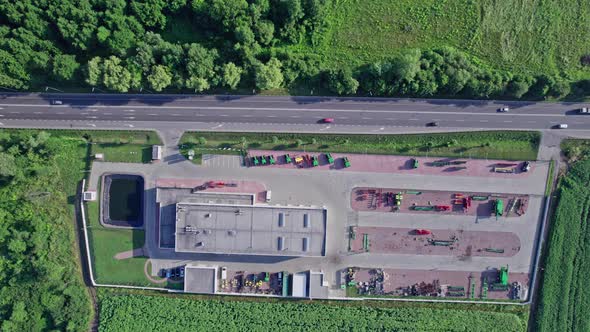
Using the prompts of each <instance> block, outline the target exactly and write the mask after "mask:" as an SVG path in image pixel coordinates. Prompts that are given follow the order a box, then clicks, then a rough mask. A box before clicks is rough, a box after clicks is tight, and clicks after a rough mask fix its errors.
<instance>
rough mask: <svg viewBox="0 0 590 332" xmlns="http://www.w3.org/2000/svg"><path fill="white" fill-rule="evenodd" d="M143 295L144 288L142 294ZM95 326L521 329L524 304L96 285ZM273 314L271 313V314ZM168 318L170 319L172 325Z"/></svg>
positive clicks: (120, 328) (110, 328) (121, 328)
mask: <svg viewBox="0 0 590 332" xmlns="http://www.w3.org/2000/svg"><path fill="white" fill-rule="evenodd" d="M143 294H145V293H143ZM99 300H100V307H101V312H100V325H99V331H104V332H106V331H124V330H129V329H134V330H161V329H165V330H168V331H183V330H185V329H189V330H221V331H229V330H231V331H246V330H248V331H268V330H284V331H309V330H316V331H525V330H526V322H527V321H526V319H527V313H526V312H527V307H520V308H519V307H516V306H506V307H497V306H475V305H454V304H453V305H452V306H450V305H445V304H442V305H433V304H427V305H421V304H410V303H394V302H381V303H377V302H357V303H355V302H330V301H317V300H316V301H313V302H311V303H310V302H308V301H288V300H270V299H269V300H267V299H243V298H224V297H215V298H212V297H209V298H207V297H194V296H153V295H142V294H141V293H138V292H127V291H119V290H100V292H99ZM270 313H272V314H270ZM171 322H174V324H172V323H171Z"/></svg>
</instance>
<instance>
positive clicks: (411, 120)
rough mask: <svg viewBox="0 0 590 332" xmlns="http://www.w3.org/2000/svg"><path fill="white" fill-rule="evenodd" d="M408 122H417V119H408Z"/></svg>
mask: <svg viewBox="0 0 590 332" xmlns="http://www.w3.org/2000/svg"><path fill="white" fill-rule="evenodd" d="M408 120H410V121H418V120H419V119H408Z"/></svg>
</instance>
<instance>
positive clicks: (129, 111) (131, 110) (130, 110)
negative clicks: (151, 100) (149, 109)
mask: <svg viewBox="0 0 590 332" xmlns="http://www.w3.org/2000/svg"><path fill="white" fill-rule="evenodd" d="M123 112H135V110H123Z"/></svg>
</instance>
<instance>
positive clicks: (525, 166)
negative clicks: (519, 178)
mask: <svg viewBox="0 0 590 332" xmlns="http://www.w3.org/2000/svg"><path fill="white" fill-rule="evenodd" d="M530 169H531V163H530V162H529V161H525V162H524V163H523V164H522V168H521V170H522V171H523V172H528V171H529V170H530Z"/></svg>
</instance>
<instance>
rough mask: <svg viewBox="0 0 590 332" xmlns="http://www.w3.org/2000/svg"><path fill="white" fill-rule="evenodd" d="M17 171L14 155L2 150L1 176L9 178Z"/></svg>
mask: <svg viewBox="0 0 590 332" xmlns="http://www.w3.org/2000/svg"><path fill="white" fill-rule="evenodd" d="M16 171H17V166H16V163H15V159H14V156H13V155H11V154H8V153H4V152H0V177H1V178H7V177H11V176H14V175H15V174H16Z"/></svg>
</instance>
